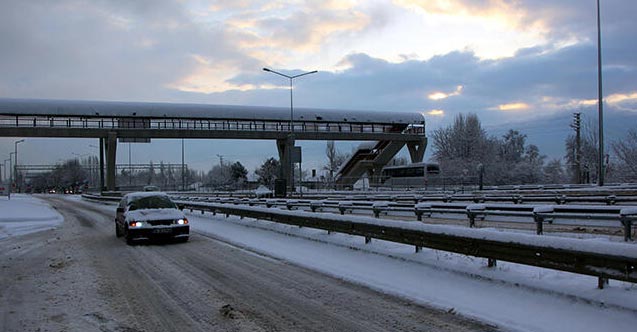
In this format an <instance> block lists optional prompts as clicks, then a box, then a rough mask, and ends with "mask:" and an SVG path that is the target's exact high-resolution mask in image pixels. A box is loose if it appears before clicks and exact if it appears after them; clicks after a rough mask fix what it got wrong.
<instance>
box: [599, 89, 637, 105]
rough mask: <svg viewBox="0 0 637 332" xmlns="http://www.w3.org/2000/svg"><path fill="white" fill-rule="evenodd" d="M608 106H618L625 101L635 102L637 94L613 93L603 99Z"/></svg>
mask: <svg viewBox="0 0 637 332" xmlns="http://www.w3.org/2000/svg"><path fill="white" fill-rule="evenodd" d="M605 100H606V102H607V103H609V104H618V103H621V102H625V101H637V92H633V93H630V94H623V93H615V94H612V95H610V96H608V97H606V98H605Z"/></svg>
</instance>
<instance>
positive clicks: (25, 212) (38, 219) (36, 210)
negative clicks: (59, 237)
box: [0, 194, 64, 239]
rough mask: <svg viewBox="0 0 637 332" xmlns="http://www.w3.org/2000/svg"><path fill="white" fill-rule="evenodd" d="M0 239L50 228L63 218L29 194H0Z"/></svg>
mask: <svg viewBox="0 0 637 332" xmlns="http://www.w3.org/2000/svg"><path fill="white" fill-rule="evenodd" d="M0 211H1V212H0V239H3V238H5V237H7V236H17V235H22V234H27V233H32V232H38V231H42V230H45V229H51V228H53V227H55V226H56V225H58V224H60V223H61V222H62V221H63V220H64V219H63V218H62V216H61V215H60V214H59V213H58V212H57V211H55V210H54V209H52V208H51V207H50V206H49V205H48V204H47V203H45V202H43V201H41V200H39V199H37V198H34V197H33V196H29V195H21V194H13V195H11V199H8V198H7V197H6V196H0Z"/></svg>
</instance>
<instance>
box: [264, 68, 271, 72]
mask: <svg viewBox="0 0 637 332" xmlns="http://www.w3.org/2000/svg"><path fill="white" fill-rule="evenodd" d="M263 70H265V71H271V70H270V69H268V68H265V67H264V68H263Z"/></svg>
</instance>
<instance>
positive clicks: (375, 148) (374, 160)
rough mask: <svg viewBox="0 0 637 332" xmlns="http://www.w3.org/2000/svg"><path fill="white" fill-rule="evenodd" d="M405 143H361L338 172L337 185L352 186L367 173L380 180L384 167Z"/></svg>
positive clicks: (377, 180)
mask: <svg viewBox="0 0 637 332" xmlns="http://www.w3.org/2000/svg"><path fill="white" fill-rule="evenodd" d="M370 143H371V144H370ZM405 144H406V143H405V142H399V141H376V142H369V143H363V144H361V145H360V146H359V147H358V149H357V150H356V152H354V154H353V155H352V156H351V157H350V158H349V159H348V160H347V161H346V162H345V163H344V164H343V166H341V168H340V169H339V171H338V173H337V174H336V181H335V182H336V186H337V187H351V186H353V185H354V183H356V181H358V180H359V179H360V178H361V177H362V176H363V175H365V174H368V175H369V176H370V177H371V178H372V179H373V181H375V182H379V181H380V173H381V170H382V169H383V167H384V166H385V165H387V163H389V161H390V160H391V159H392V158H393V157H394V156H395V155H396V154H397V153H398V151H400V150H401V149H402V148H403V147H404V146H405Z"/></svg>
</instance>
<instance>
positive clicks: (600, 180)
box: [597, 0, 604, 186]
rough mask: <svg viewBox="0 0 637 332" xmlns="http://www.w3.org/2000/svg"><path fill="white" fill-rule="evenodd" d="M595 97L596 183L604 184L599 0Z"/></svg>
mask: <svg viewBox="0 0 637 332" xmlns="http://www.w3.org/2000/svg"><path fill="white" fill-rule="evenodd" d="M597 89H598V90H597V98H598V104H599V110H598V117H599V123H598V128H597V131H598V132H599V161H598V163H599V165H598V172H599V176H598V177H597V185H599V186H603V185H604V106H603V95H602V29H601V19H600V12H599V0H597Z"/></svg>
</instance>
